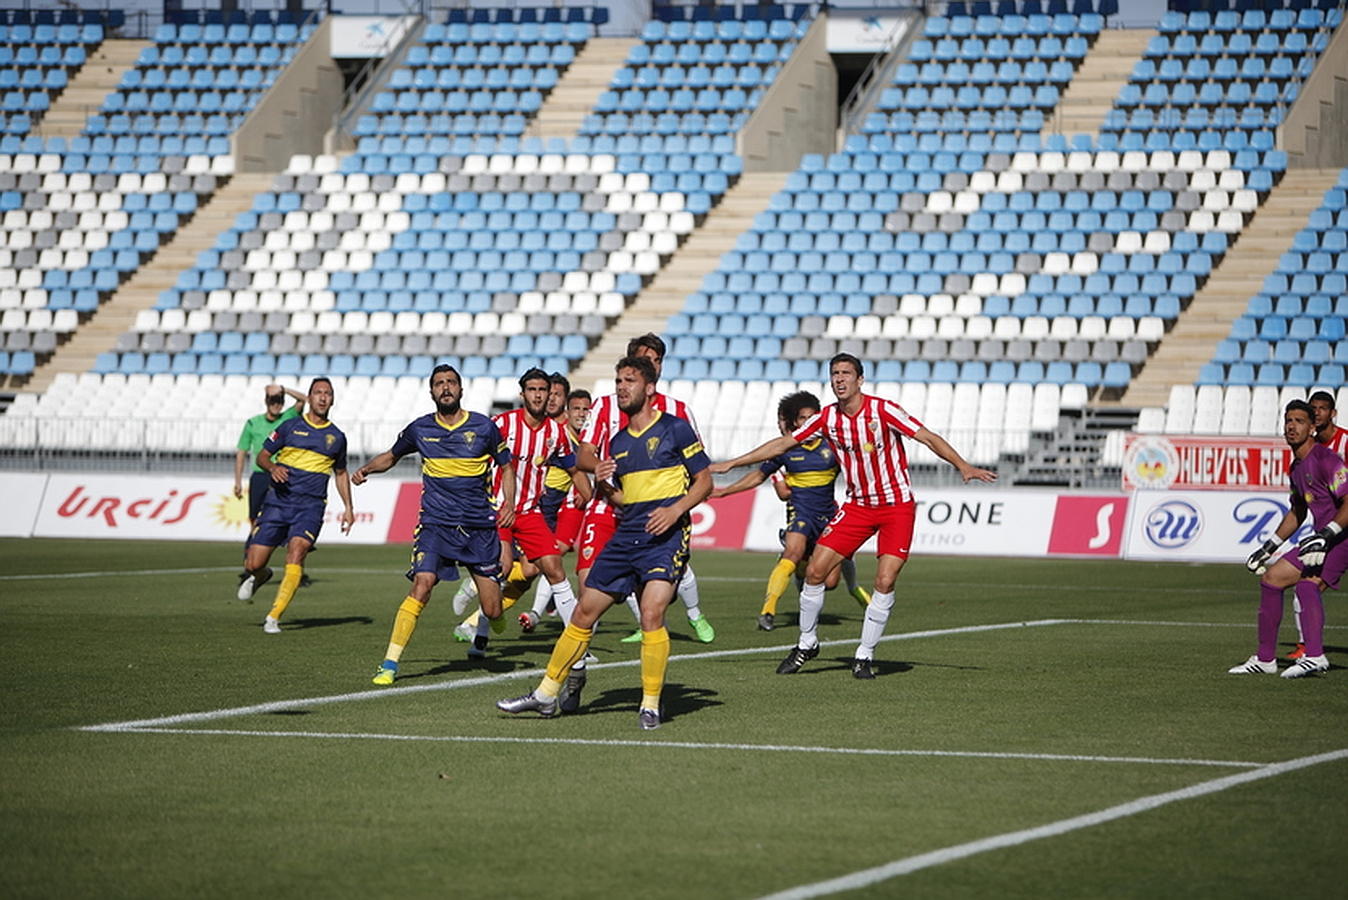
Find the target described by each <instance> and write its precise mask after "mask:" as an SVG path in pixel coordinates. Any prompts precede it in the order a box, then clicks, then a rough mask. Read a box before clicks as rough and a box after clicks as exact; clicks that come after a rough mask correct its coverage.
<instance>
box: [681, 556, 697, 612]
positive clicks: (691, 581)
mask: <svg viewBox="0 0 1348 900" xmlns="http://www.w3.org/2000/svg"><path fill="white" fill-rule="evenodd" d="M679 599H680V600H682V601H683V605H684V606H685V607H687V608H688V621H690V622H691V621H693V620H694V619H700V618H702V610H701V609H699V608H698V599H699V596H698V590H697V576H696V575H694V574H693V567H692V566H688V567H687V568H685V569H684V570H683V579H682V580H681V581H680V582H679Z"/></svg>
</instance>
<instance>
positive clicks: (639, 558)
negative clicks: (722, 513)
mask: <svg viewBox="0 0 1348 900" xmlns="http://www.w3.org/2000/svg"><path fill="white" fill-rule="evenodd" d="M692 530H693V529H692V526H691V525H684V526H683V527H682V528H671V529H669V531H666V532H665V533H664V534H659V535H651V534H646V533H645V532H641V533H639V534H631V533H627V534H624V533H623V532H621V531H619V532H617V533H615V534H614V535H613V537H611V538H609V541H608V543H607V544H605V545H604V549H603V550H600V551H599V556H598V557H597V558H596V559H595V561H594V565H593V566H591V567H590V574H589V575H588V576H587V577H586V579H585V586H586V587H587V588H595V589H596V590H600V591H603V592H604V593H606V594H612V595H614V596H615V597H625V596H627V595H628V594H630V593H632V592H633V591H637V590H639V589H640V588H641V586H642V585H643V584H645V583H646V582H648V581H670V582H673V583H674V584H678V583H679V581H680V580H682V579H683V573H684V570H685V569H687V568H688V541H689V537H690V536H691V535H692Z"/></svg>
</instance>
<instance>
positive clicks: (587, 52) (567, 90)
mask: <svg viewBox="0 0 1348 900" xmlns="http://www.w3.org/2000/svg"><path fill="white" fill-rule="evenodd" d="M639 43H641V40H640V38H598V37H596V38H590V39H589V40H588V41H586V42H585V46H584V47H583V48H581V50H580V52H579V53H577V54H576V59H575V61H574V62H572V63H571V65H569V66H567V67H566V69H565V70H564V71H563V72H562V75H561V78H559V79H558V81H557V86H556V87H554V88H553V89H552V91H550V92H549V93H548V96H547V98H546V99H545V100H544V101H543V106H542V107H541V108H540V109H539V110H538V113H537V114H536V115H535V116H534V121H533V122H532V123H531V127H530V129H529V136H530V137H541V138H545V139H546V138H552V137H559V138H572V137H575V136H576V132H578V131H579V130H580V125H581V122H583V121H584V120H585V116H586V115H587V114H588V113H589V112H590V109H591V108H592V107H593V106H594V105H595V101H597V100H598V99H599V95H600V94H602V93H604V91H606V90H608V89H609V83H610V82H612V81H613V74H614V73H615V72H617V71H618V70H619V69H621V68H622V67H623V66H624V65H625V64H626V62H627V55H628V54H629V53H630V52H631V51H632V48H633V47H634V46H636V45H637V44H639Z"/></svg>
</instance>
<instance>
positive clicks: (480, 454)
mask: <svg viewBox="0 0 1348 900" xmlns="http://www.w3.org/2000/svg"><path fill="white" fill-rule="evenodd" d="M390 452H391V453H392V454H393V455H394V456H396V457H399V458H401V457H404V456H407V455H408V454H409V453H420V454H421V523H422V524H423V525H427V524H433V525H464V526H469V527H475V528H481V527H483V526H495V525H496V507H495V506H494V504H493V502H492V490H491V466H492V464H493V463H494V464H496V465H498V466H504V465H507V464H509V463H510V461H511V459H510V448H509V447H507V446H506V441H505V438H504V437H502V435H501V430H500V429H499V428H497V427H496V423H495V422H493V421H492V420H491V419H489V418H487V417H486V416H484V415H482V414H481V413H475V412H470V413H468V416H467V418H465V419H464V420H463V421H462V422H460V423H459V424H458V425H455V426H454V427H453V428H450V427H448V426H447V425H445V424H444V423H443V422H442V421H441V420H440V417H439V416H438V415H436V414H435V413H429V414H427V415H424V416H422V417H421V418H419V419H417V420H415V421H413V422H411V423H410V424H409V425H408V426H407V427H406V428H404V429H403V430H402V431H401V432H400V433H399V434H398V439H397V440H396V441H394V442H393V447H392V449H391V450H390Z"/></svg>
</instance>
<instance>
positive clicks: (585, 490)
mask: <svg viewBox="0 0 1348 900" xmlns="http://www.w3.org/2000/svg"><path fill="white" fill-rule="evenodd" d="M566 472H567V474H568V475H570V476H571V486H572V487H574V488H575V489H576V500H577V501H579V502H577V503H576V508H577V509H584V508H585V506H586V505H588V504H589V502H590V497H591V496H592V495H593V494H594V489H593V488H591V487H590V477H589V476H588V475H586V474H585V473H584V472H582V471H581V470H580V469H579V468H576V467H575V466H573V467H571V468H570V469H567V470H566Z"/></svg>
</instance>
